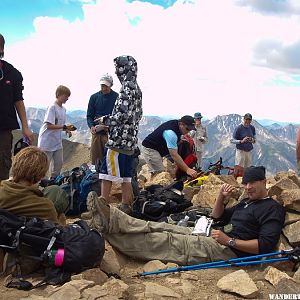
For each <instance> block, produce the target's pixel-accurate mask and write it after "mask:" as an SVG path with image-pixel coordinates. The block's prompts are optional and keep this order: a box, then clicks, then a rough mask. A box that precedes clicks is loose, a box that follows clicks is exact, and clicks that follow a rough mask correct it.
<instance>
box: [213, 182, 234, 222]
mask: <svg viewBox="0 0 300 300" xmlns="http://www.w3.org/2000/svg"><path fill="white" fill-rule="evenodd" d="M233 190H234V187H233V186H232V185H230V184H228V183H224V184H223V185H222V186H221V188H220V191H219V194H218V197H217V200H216V202H215V205H214V208H213V210H212V213H211V216H212V217H213V218H214V219H219V218H220V217H221V216H222V215H223V213H224V201H225V200H226V199H227V198H228V197H229V196H230V195H231V194H232V192H233Z"/></svg>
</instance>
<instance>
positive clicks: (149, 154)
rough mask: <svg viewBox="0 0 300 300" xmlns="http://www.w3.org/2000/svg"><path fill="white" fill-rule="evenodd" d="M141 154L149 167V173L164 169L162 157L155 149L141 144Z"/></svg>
mask: <svg viewBox="0 0 300 300" xmlns="http://www.w3.org/2000/svg"><path fill="white" fill-rule="evenodd" d="M142 152H143V156H144V159H145V161H146V163H147V165H148V167H149V171H150V173H160V172H163V171H165V167H164V165H163V159H162V157H161V155H160V154H159V152H158V151H157V150H154V149H151V148H147V147H144V146H143V150H142Z"/></svg>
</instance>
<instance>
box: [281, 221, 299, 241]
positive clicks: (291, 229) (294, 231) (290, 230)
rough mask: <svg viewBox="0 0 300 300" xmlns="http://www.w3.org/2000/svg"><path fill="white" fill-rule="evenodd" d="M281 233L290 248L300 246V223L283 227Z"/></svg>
mask: <svg viewBox="0 0 300 300" xmlns="http://www.w3.org/2000/svg"><path fill="white" fill-rule="evenodd" d="M283 233H284V234H285V236H286V237H287V239H288V240H289V243H290V244H291V245H292V246H299V245H300V221H298V222H295V223H292V224H290V225H287V226H285V227H284V228H283Z"/></svg>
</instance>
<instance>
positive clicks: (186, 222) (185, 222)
mask: <svg viewBox="0 0 300 300" xmlns="http://www.w3.org/2000/svg"><path fill="white" fill-rule="evenodd" d="M189 218H190V217H189V216H185V217H184V219H181V220H179V221H178V223H177V225H178V226H184V227H187V226H188V222H189Z"/></svg>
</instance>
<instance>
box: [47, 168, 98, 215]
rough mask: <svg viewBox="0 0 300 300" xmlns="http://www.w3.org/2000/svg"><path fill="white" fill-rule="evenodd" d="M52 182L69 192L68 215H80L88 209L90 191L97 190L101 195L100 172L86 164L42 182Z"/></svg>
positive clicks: (49, 183) (48, 183)
mask: <svg viewBox="0 0 300 300" xmlns="http://www.w3.org/2000/svg"><path fill="white" fill-rule="evenodd" d="M51 184H56V185H59V186H60V187H61V188H62V189H63V190H64V191H65V192H66V193H67V194H68V198H69V207H68V209H67V211H66V215H67V216H74V215H80V214H81V213H82V212H85V211H86V209H87V207H86V199H87V195H88V193H89V192H90V191H95V192H96V193H97V194H98V195H100V179H99V174H98V173H95V172H92V171H91V170H90V169H89V167H88V166H87V165H86V164H83V165H81V166H80V167H76V168H73V169H72V170H71V171H66V172H64V173H62V174H60V175H58V176H57V177H56V178H54V179H50V180H48V181H47V182H46V181H45V180H43V182H42V186H47V185H51Z"/></svg>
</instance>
